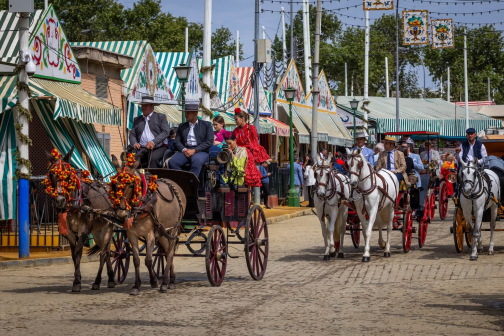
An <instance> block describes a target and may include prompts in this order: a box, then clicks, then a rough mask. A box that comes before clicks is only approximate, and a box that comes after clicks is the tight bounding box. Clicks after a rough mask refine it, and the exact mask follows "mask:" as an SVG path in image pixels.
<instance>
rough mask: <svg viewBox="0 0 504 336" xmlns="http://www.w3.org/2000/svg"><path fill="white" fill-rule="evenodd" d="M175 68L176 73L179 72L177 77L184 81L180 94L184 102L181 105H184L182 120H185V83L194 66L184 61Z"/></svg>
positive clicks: (181, 81)
mask: <svg viewBox="0 0 504 336" xmlns="http://www.w3.org/2000/svg"><path fill="white" fill-rule="evenodd" d="M173 69H175V73H176V74H177V78H178V80H179V82H180V83H182V87H181V90H180V96H181V98H182V104H180V106H181V107H182V122H185V121H186V120H185V83H186V82H187V80H188V79H189V74H190V73H191V69H192V67H191V66H190V65H186V64H184V63H181V64H180V65H179V66H174V67H173Z"/></svg>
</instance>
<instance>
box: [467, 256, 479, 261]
mask: <svg viewBox="0 0 504 336" xmlns="http://www.w3.org/2000/svg"><path fill="white" fill-rule="evenodd" d="M469 260H471V261H476V260H478V256H471V257H470V258H469Z"/></svg>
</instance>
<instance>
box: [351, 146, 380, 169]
mask: <svg viewBox="0 0 504 336" xmlns="http://www.w3.org/2000/svg"><path fill="white" fill-rule="evenodd" d="M358 148H359V147H354V148H352V149H351V150H352V151H353V150H356V149H358ZM362 155H364V157H365V158H366V160H367V162H369V163H370V164H371V167H374V165H375V162H374V152H373V150H372V149H370V148H367V147H366V146H364V147H362Z"/></svg>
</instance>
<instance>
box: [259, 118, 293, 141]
mask: <svg viewBox="0 0 504 336" xmlns="http://www.w3.org/2000/svg"><path fill="white" fill-rule="evenodd" d="M261 119H266V120H267V121H268V122H270V123H272V124H274V125H275V133H276V134H277V135H278V136H283V137H288V136H289V130H290V127H289V125H287V124H284V123H283V122H281V121H280V120H276V119H273V118H270V117H266V118H261Z"/></svg>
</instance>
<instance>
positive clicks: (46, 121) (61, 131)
mask: <svg viewBox="0 0 504 336" xmlns="http://www.w3.org/2000/svg"><path fill="white" fill-rule="evenodd" d="M32 102H33V108H34V110H35V112H36V113H37V116H38V117H39V119H40V122H41V123H42V126H44V129H45V131H46V133H47V136H48V137H49V139H50V140H51V142H52V144H53V145H54V147H55V148H56V149H57V150H58V151H59V152H60V153H68V152H69V151H70V150H71V149H72V147H75V144H74V142H73V140H72V137H71V136H70V134H69V133H68V130H67V128H66V127H65V123H64V121H63V120H61V119H54V116H53V111H54V109H55V104H54V102H53V101H50V100H48V99H36V100H34V101H33V100H32ZM70 163H71V164H72V166H73V167H75V168H80V169H86V170H87V169H88V167H87V165H86V163H85V162H84V160H83V159H82V157H81V156H80V154H79V152H78V151H74V153H73V155H72V158H71V160H70Z"/></svg>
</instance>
